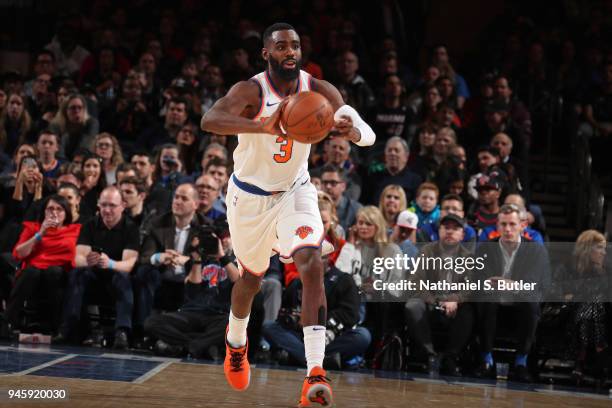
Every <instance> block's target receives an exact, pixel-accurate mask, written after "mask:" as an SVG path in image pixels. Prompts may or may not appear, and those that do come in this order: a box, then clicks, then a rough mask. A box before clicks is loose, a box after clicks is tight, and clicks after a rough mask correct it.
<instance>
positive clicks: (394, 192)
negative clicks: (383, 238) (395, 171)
mask: <svg viewBox="0 0 612 408" xmlns="http://www.w3.org/2000/svg"><path fill="white" fill-rule="evenodd" d="M407 208H408V203H407V201H406V192H405V191H404V189H403V188H402V186H400V185H397V184H389V185H388V186H387V187H385V189H384V190H383V191H382V193H381V194H380V202H379V203H378V209H379V210H380V212H381V213H382V214H383V217H385V221H386V223H387V234H389V235H390V234H391V233H392V232H393V227H394V226H395V223H396V222H397V216H398V215H399V213H401V212H402V211H404V210H405V209H407Z"/></svg>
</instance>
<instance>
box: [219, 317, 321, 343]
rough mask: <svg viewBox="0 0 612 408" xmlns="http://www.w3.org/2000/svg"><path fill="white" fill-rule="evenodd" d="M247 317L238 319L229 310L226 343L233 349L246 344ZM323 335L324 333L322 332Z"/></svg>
mask: <svg viewBox="0 0 612 408" xmlns="http://www.w3.org/2000/svg"><path fill="white" fill-rule="evenodd" d="M249 316H250V315H247V317H245V318H244V319H239V318H237V317H236V316H234V314H233V313H232V311H231V310H230V314H229V328H228V330H227V342H228V343H229V344H230V346H232V347H234V348H240V347H242V346H244V345H245V344H246V342H247V326H248V325H249ZM324 333H325V332H324Z"/></svg>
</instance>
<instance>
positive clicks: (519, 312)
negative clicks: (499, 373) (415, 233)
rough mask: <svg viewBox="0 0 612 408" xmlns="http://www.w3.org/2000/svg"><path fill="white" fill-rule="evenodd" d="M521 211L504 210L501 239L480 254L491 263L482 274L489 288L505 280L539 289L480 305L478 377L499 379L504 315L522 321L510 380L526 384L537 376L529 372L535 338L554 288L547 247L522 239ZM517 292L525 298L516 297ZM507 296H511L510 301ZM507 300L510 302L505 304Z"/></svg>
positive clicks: (501, 212) (500, 216) (512, 206)
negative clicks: (496, 357)
mask: <svg viewBox="0 0 612 408" xmlns="http://www.w3.org/2000/svg"><path fill="white" fill-rule="evenodd" d="M521 212H524V210H521V209H520V208H519V207H518V206H517V205H515V204H504V205H503V206H501V207H500V209H499V214H498V217H497V230H498V232H499V235H500V236H499V238H496V239H494V240H493V241H491V243H488V244H482V245H480V246H479V247H478V249H477V250H476V256H477V257H482V259H485V267H484V269H482V271H480V272H478V278H479V279H480V280H481V281H485V282H484V283H483V285H486V282H490V284H491V285H492V286H493V288H499V282H502V281H503V283H504V284H505V285H513V284H516V283H517V282H520V281H522V282H527V283H535V286H534V288H533V289H534V290H531V291H520V290H519V291H504V292H503V293H502V292H498V293H495V292H493V293H495V294H497V295H498V296H494V297H493V298H492V301H490V302H481V303H478V306H477V309H478V320H479V321H480V322H481V325H480V340H481V345H482V350H481V351H482V360H481V364H480V366H479V367H478V369H477V371H476V375H477V376H478V377H487V378H495V375H496V374H495V366H494V361H493V354H492V352H493V342H494V340H495V331H496V325H497V318H498V315H499V314H500V313H504V314H503V315H502V316H504V317H503V319H504V320H506V319H513V320H514V321H515V322H516V323H515V324H516V326H514V327H516V331H515V333H516V337H517V340H518V348H517V354H516V358H515V363H514V372H513V373H512V375H511V376H510V378H511V379H513V380H516V381H520V382H531V375H530V374H529V371H528V370H527V357H528V355H529V352H530V351H531V346H532V345H533V342H534V340H535V333H536V329H537V326H538V321H539V319H540V303H539V302H540V301H541V297H542V295H543V294H544V293H545V291H546V290H547V288H548V287H549V285H550V270H549V261H548V253H547V252H546V249H545V248H544V247H543V246H542V245H538V244H536V243H534V242H533V241H531V240H529V239H527V238H525V237H524V236H522V234H521V233H522V229H523V226H522V222H521ZM483 287H484V286H483ZM509 292H510V294H509ZM512 293H518V295H522V296H521V297H514V296H512V295H511V294H512ZM506 296H511V297H510V298H509V299H506ZM503 299H506V300H505V301H501V300H503ZM512 300H517V301H512Z"/></svg>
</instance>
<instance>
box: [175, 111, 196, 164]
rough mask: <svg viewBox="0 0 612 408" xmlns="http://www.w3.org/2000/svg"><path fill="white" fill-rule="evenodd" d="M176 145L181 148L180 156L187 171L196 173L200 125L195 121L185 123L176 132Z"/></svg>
mask: <svg viewBox="0 0 612 408" xmlns="http://www.w3.org/2000/svg"><path fill="white" fill-rule="evenodd" d="M176 145H177V146H178V149H179V158H180V160H181V162H182V163H183V164H184V165H185V173H186V174H193V173H195V171H196V166H197V156H198V153H199V150H198V149H199V146H198V126H197V125H196V124H195V123H193V122H187V123H185V124H184V125H183V126H182V127H181V130H179V131H178V133H177V134H176Z"/></svg>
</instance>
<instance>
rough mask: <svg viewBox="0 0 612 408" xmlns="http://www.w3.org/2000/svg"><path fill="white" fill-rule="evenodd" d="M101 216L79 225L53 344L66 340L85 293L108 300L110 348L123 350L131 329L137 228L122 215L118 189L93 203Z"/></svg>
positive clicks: (105, 192)
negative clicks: (111, 325) (112, 314)
mask: <svg viewBox="0 0 612 408" xmlns="http://www.w3.org/2000/svg"><path fill="white" fill-rule="evenodd" d="M98 207H99V209H100V214H99V215H97V216H95V217H94V218H92V219H91V220H89V221H87V222H86V223H85V224H83V227H82V228H81V232H80V235H79V239H78V241H77V247H76V256H75V259H74V261H75V265H76V269H73V270H72V271H71V272H70V274H69V277H68V292H67V293H68V298H67V302H66V305H65V309H64V316H63V322H62V326H61V327H60V330H59V334H58V335H57V336H56V338H55V339H54V341H55V342H64V341H66V340H67V339H69V338H70V337H71V336H72V335H73V334H74V331H75V328H76V327H77V323H78V322H79V320H80V317H81V310H82V305H83V302H85V303H86V304H89V303H90V302H91V301H92V299H91V298H86V297H85V294H86V293H87V294H92V293H95V294H97V295H101V296H102V298H104V299H106V298H108V297H110V299H112V301H113V302H114V305H115V309H116V320H115V339H114V344H113V347H114V348H116V349H126V348H127V347H128V332H129V331H130V329H131V327H132V308H133V305H134V296H133V293H132V283H131V280H130V273H131V272H132V269H133V268H134V264H135V263H136V260H137V259H138V247H139V237H138V228H137V226H136V225H135V224H134V223H133V222H132V221H130V220H129V218H128V217H126V216H125V215H124V210H125V204H124V202H123V198H122V197H121V192H120V191H119V189H118V188H117V187H114V186H112V187H107V188H105V189H104V190H103V191H102V193H101V194H100V199H99V200H98ZM100 341H101V338H99V337H98V336H96V335H95V333H94V335H93V336H91V337H89V338H88V339H87V340H86V343H87V344H89V343H91V344H95V343H98V342H100Z"/></svg>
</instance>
